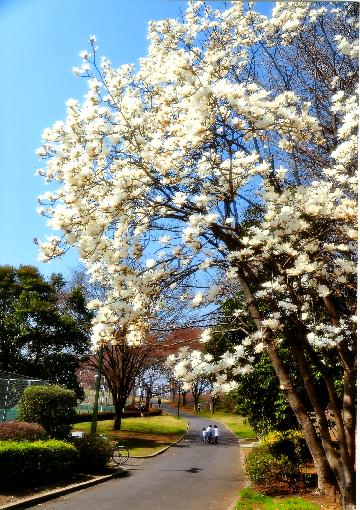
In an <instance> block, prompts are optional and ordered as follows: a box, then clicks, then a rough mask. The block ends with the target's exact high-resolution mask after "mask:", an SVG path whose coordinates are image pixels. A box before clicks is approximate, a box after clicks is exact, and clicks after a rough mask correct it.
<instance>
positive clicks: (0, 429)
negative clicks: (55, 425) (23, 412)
mask: <svg viewBox="0 0 360 510" xmlns="http://www.w3.org/2000/svg"><path fill="white" fill-rule="evenodd" d="M45 438H46V430H45V429H44V427H42V426H41V425H39V424H38V423H26V422H23V421H6V422H4V423H0V441H5V440H7V439H9V440H11V441H24V440H27V441H37V440H38V439H45Z"/></svg>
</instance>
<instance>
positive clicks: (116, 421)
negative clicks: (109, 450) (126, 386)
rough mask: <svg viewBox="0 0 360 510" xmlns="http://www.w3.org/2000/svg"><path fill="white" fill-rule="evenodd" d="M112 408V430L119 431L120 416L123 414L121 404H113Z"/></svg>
mask: <svg viewBox="0 0 360 510" xmlns="http://www.w3.org/2000/svg"><path fill="white" fill-rule="evenodd" d="M114 408H115V416H114V423H113V428H112V429H113V430H121V420H122V414H123V408H124V406H123V402H116V403H115V402H114Z"/></svg>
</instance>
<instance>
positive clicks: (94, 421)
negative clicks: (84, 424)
mask: <svg viewBox="0 0 360 510" xmlns="http://www.w3.org/2000/svg"><path fill="white" fill-rule="evenodd" d="M103 358H104V347H102V346H101V347H100V351H99V366H98V373H97V377H96V386H95V400H94V407H93V414H92V420H91V429H90V435H91V436H94V435H95V434H96V426H97V418H98V404H99V392H100V382H101V371H102V364H103Z"/></svg>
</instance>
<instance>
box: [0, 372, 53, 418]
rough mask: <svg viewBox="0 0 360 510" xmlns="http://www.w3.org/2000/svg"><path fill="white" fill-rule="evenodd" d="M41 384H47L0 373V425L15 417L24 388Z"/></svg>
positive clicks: (42, 381)
mask: <svg viewBox="0 0 360 510" xmlns="http://www.w3.org/2000/svg"><path fill="white" fill-rule="evenodd" d="M43 384H47V381H44V380H43V379H30V378H26V377H25V376H21V375H17V374H11V373H7V372H0V423H1V422H4V421H9V420H14V419H15V418H16V417H17V415H18V404H19V401H20V399H21V397H22V394H23V393H24V390H25V388H27V387H28V386H39V385H43Z"/></svg>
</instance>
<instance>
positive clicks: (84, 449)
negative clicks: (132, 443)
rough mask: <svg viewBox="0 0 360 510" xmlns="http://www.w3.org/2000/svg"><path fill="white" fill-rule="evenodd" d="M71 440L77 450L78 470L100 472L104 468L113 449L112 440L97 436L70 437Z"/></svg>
mask: <svg viewBox="0 0 360 510" xmlns="http://www.w3.org/2000/svg"><path fill="white" fill-rule="evenodd" d="M71 441H72V443H73V444H74V446H75V447H76V449H77V450H78V452H79V459H78V463H77V470H78V471H80V472H81V473H102V472H104V471H105V470H106V466H107V463H108V462H109V460H110V459H111V456H112V453H113V450H114V444H115V443H114V442H113V441H111V440H109V439H106V438H102V437H98V436H95V437H93V436H86V437H81V438H72V440H71Z"/></svg>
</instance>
